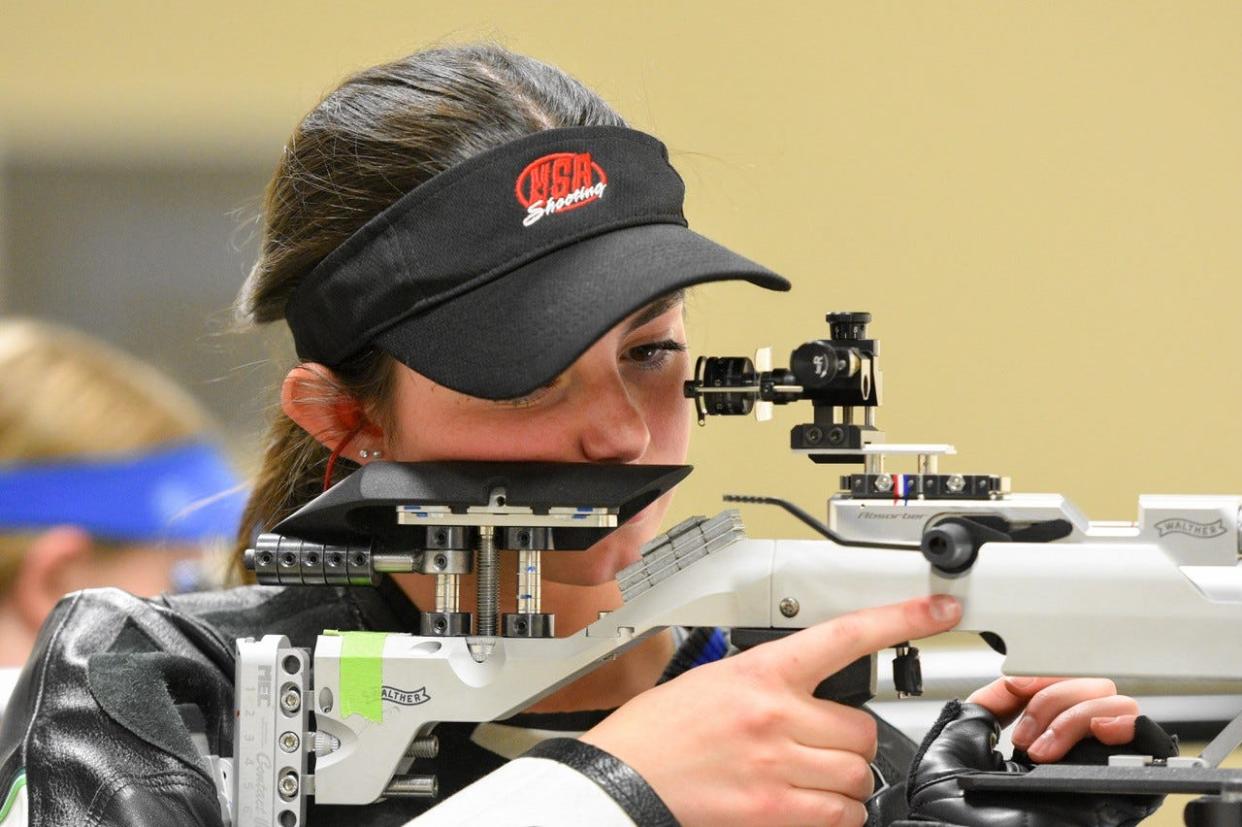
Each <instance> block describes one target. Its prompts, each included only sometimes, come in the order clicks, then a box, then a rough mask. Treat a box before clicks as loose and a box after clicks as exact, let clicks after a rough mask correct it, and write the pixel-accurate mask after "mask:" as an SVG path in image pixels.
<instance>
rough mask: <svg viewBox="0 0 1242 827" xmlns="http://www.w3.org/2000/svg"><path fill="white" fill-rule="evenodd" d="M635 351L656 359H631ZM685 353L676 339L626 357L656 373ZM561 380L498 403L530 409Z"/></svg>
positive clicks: (638, 348)
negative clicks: (676, 356)
mask: <svg viewBox="0 0 1242 827" xmlns="http://www.w3.org/2000/svg"><path fill="white" fill-rule="evenodd" d="M635 351H649V352H650V357H654V358H650V357H649V358H648V359H647V360H645V361H644V360H639V359H633V358H629V357H632V356H633V354H634V353H635ZM685 352H686V343H685V342H679V341H677V340H675V339H663V340H661V341H659V342H648V343H647V344H642V345H635V346H634V347H632V348H629V349H628V350H626V351H625V355H626V357H627V358H628V360H629V361H631V362H633V363H634V365H635V366H636V367H637V368H638V369H639V370H650V371H656V370H660V369H661V368H663V367H665V366H666V365H667V363H668V360H669V354H672V353H685ZM559 379H560V377H559V376H558V377H557V378H556V379H553V380H552V381H551V382H549V383H548V384H546V385H544V386H543V387H541V388H536V389H535V390H533V391H531V392H530V393H528V394H526V395H525V396H518V397H515V398H513V399H501V400H497V402H498V404H501V405H505V406H508V407H513V408H526V407H529V406H531V405H533V404H534V403H535V402H538V401H539V399H540V398H541V397H542V396H543V395H544V394H546V393H547V392H548V391H550V390H552V388H554V387H556V383H557V381H559Z"/></svg>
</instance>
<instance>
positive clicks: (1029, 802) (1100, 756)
mask: <svg viewBox="0 0 1242 827" xmlns="http://www.w3.org/2000/svg"><path fill="white" fill-rule="evenodd" d="M1134 734H1135V737H1134V740H1133V741H1131V742H1130V743H1128V744H1124V745H1122V746H1106V745H1104V744H1102V743H1100V742H1099V741H1097V740H1095V739H1094V738H1086V739H1084V740H1082V741H1080V742H1079V743H1078V744H1076V745H1075V746H1074V747H1073V748H1072V749H1071V750H1070V751H1069V753H1068V754H1067V755H1066V756H1065V757H1064V758H1063V759H1061V761H1059V762H1058V763H1062V764H1107V763H1108V756H1110V755H1120V754H1137V755H1151V756H1154V757H1156V758H1168V757H1169V756H1173V755H1177V741H1176V739H1174V738H1173V737H1171V736H1170V735H1169V734H1168V733H1166V732H1165V731H1164V730H1163V729H1161V728H1160V727H1159V726H1158V725H1157V724H1156V723H1155V722H1154V721H1152V720H1151V719H1150V718H1146V717H1142V716H1140V717H1139V718H1138V719H1137V720H1136V721H1135V729H1134ZM999 736H1000V724H999V723H998V721H997V720H996V717H995V716H994V715H993V714H992V713H991V712H989V711H988V710H987V709H985V708H984V707H982V706H980V705H978V704H972V703H965V704H964V703H962V702H960V701H951V702H949V703H948V704H946V705H945V708H944V710H943V711H942V712H941V713H940V718H939V720H937V721H936V724H935V725H934V726H933V727H932V729H931V731H930V732H928V733H927V737H926V738H925V739H924V740H923V745H922V746H921V747H920V749H919V754H918V755H916V756H915V759H914V763H913V764H912V765H911V767H910V781H909V785H908V795H909V801H910V815H909V816H908V820H902V821H897V822H894V823H893V825H892V827H930V825H937V827H1131V825H1134V824H1137V823H1138V822H1139V821H1141V820H1142V819H1144V818H1146V817H1147V816H1149V815H1151V814H1152V813H1153V812H1155V810H1156V808H1157V807H1158V806H1160V803H1161V801H1163V800H1164V796H1161V795H1151V796H1142V797H1138V796H1122V795H1103V794H1100V795H1087V794H1084V795H1078V794H1068V793H1067V794H1063V795H1019V794H1014V793H979V792H972V793H970V794H969V797H967V795H966V793H965V792H964V791H963V790H962V789H961V787H960V786H959V785H958V779H959V778H961V777H962V776H964V775H969V774H971V773H975V772H996V771H1007V772H1028V771H1029V770H1030V769H1031V768H1032V767H1033V766H1034V764H1033V763H1032V762H1031V761H1030V759H1029V758H1028V757H1027V755H1026V753H1025V752H1023V751H1022V750H1019V749H1015V750H1014V754H1013V759H1012V760H1009V761H1006V760H1005V759H1004V758H1003V757H1002V756H1001V754H1000V753H999V752H997V751H996V750H995V749H994V747H995V746H996V741H997V739H998V738H999Z"/></svg>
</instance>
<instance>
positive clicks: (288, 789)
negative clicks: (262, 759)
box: [276, 770, 298, 801]
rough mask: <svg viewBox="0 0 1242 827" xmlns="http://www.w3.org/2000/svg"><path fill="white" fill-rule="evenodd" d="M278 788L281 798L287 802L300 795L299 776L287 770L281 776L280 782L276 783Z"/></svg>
mask: <svg viewBox="0 0 1242 827" xmlns="http://www.w3.org/2000/svg"><path fill="white" fill-rule="evenodd" d="M276 786H277V787H278V788H279V789H280V797H281V798H283V799H285V800H286V801H287V800H289V799H291V798H293V797H294V796H295V795H297V794H298V774H297V773H296V772H294V771H293V770H285V771H284V772H283V773H281V774H280V781H278V782H276Z"/></svg>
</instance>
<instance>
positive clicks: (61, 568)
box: [11, 526, 94, 634]
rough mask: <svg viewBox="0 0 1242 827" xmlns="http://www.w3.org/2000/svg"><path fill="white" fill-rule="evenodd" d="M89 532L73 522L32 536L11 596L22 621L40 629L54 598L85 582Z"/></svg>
mask: <svg viewBox="0 0 1242 827" xmlns="http://www.w3.org/2000/svg"><path fill="white" fill-rule="evenodd" d="M93 551H94V547H93V545H92V543H91V536H90V535H89V534H87V533H86V532H85V531H83V530H82V529H80V528H76V527H74V526H57V527H56V528H51V529H48V530H47V531H45V532H43V533H42V534H40V535H39V536H38V537H36V538H35V540H34V542H33V543H31V544H30V548H28V549H27V550H26V554H25V556H24V557H23V558H22V565H21V568H20V569H18V572H17V579H16V580H15V581H14V583H13V589H12V591H11V596H12V599H13V606H14V607H15V608H16V609H17V614H18V617H20V618H21V621H22V624H23V625H24V626H25V627H26V628H27V629H29V630H30V632H31V634H34V633H36V632H38V631H39V627H40V626H42V625H43V621H44V620H46V619H47V616H48V614H49V613H50V612H51V611H52V607H53V606H55V605H56V601H58V600H60V598H61V597H62V596H63V595H64V594H65V593H66V592H69V591H72V590H74V589H76V588H80V587H81V586H82V585H84V582H85V581H84V578H83V576H82V572H81V570H82V569H84V568H85V567H86V565H87V564H88V563H89V562H90V559H91V556H92V554H93Z"/></svg>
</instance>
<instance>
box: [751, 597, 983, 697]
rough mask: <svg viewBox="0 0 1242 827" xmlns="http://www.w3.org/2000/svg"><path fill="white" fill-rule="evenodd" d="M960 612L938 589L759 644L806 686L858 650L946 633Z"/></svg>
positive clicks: (836, 668) (859, 653) (788, 674)
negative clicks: (928, 595)
mask: <svg viewBox="0 0 1242 827" xmlns="http://www.w3.org/2000/svg"><path fill="white" fill-rule="evenodd" d="M961 617H962V604H961V603H959V602H958V601H957V600H956V599H955V598H953V597H950V596H949V595H946V594H938V595H932V596H931V597H921V598H918V599H917V600H907V601H905V602H904V603H892V604H889V605H887V606H877V607H874V608H870V609H861V610H859V611H857V612H850V613H849V614H845V615H841V616H840V617H838V618H834V619H833V620H829V621H827V622H825V623H820V624H818V625H816V626H811V627H809V628H807V629H803V630H802V631H801V632H798V633H796V634H792V635H790V636H789V637H787V638H783V639H781V640H776V641H773V642H771V643H769V644H766V645H765V646H764V647H763V648H764V649H766V650H767V655H768V656H770V657H772V659H773V660H772V663H773V668H774V669H776V670H778V671H779V672H780V674H781V675H782V676H784V677H785V679H786V680H788V681H790V682H791V683H794V684H796V685H799V686H803V687H805V688H806V689H807V690H808V691H810V690H812V689H814V688H815V686H817V685H818V684H819V682H820V681H822V680H823V679H824V678H826V677H828V676H829V675H831V674H834V673H836V672H839V671H840V670H841V669H844V668H845V667H846V666H848V665H849V664H851V663H853V662H854V661H856V660H858V659H859V658H861V657H862V656H863V655H869V654H872V653H874V652H878V651H880V650H881V649H885V648H887V647H889V646H895V645H897V644H898V643H901V642H903V641H907V640H914V639H917V638H924V637H930V636H931V635H935V634H939V633H940V632H947V631H948V630H949V629H952V628H953V627H954V626H956V625H957V622H958V621H959V620H960V619H961Z"/></svg>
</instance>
